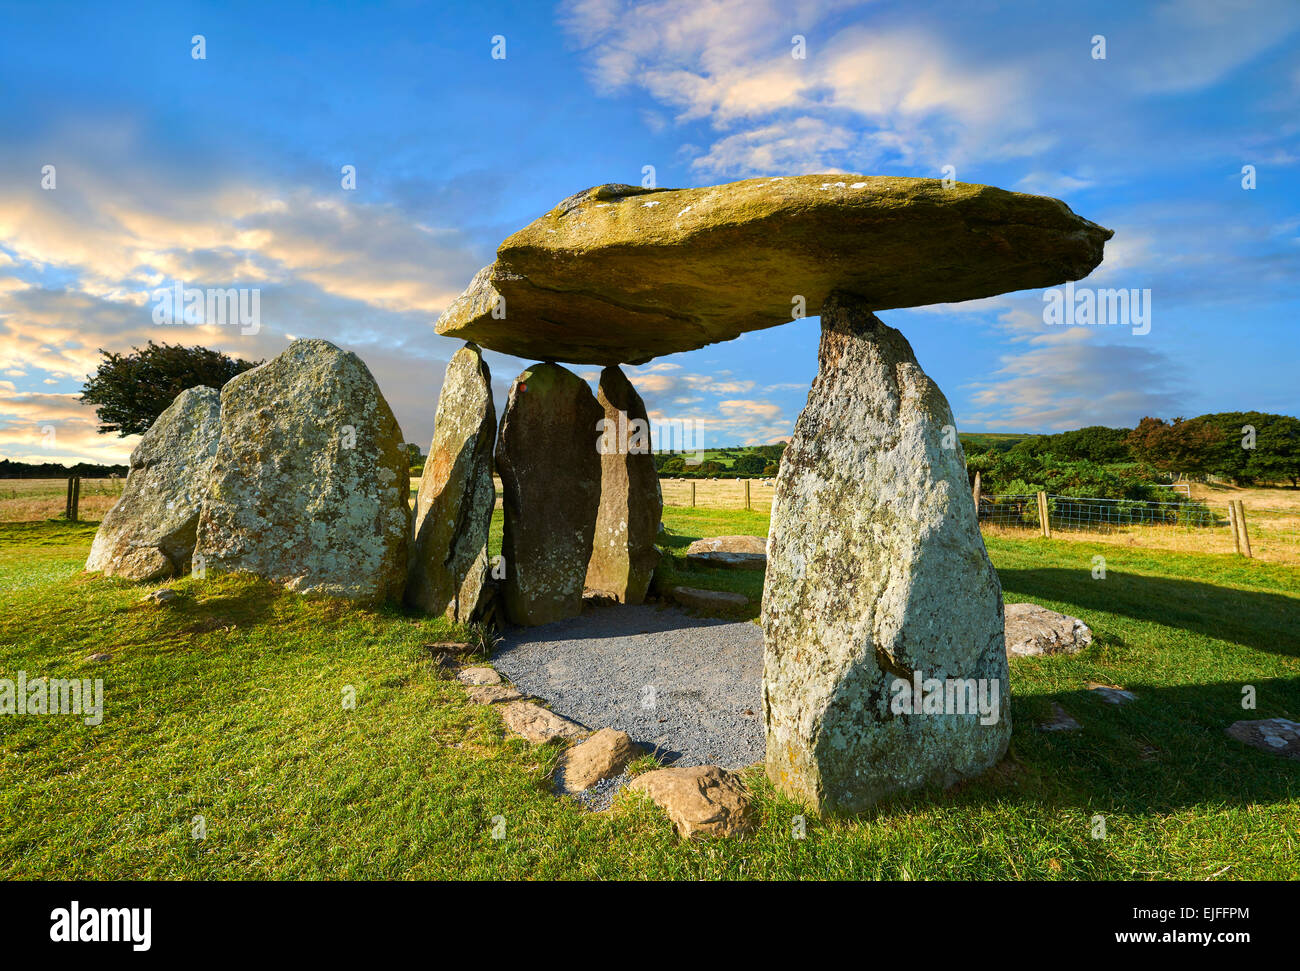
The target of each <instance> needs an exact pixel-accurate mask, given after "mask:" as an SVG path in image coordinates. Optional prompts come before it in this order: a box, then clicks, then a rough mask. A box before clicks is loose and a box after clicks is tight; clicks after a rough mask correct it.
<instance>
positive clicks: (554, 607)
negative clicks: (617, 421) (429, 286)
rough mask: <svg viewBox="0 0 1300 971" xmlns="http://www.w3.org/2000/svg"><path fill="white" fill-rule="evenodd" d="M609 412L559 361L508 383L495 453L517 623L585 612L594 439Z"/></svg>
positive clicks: (509, 607) (511, 612)
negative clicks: (600, 422) (508, 391)
mask: <svg viewBox="0 0 1300 971" xmlns="http://www.w3.org/2000/svg"><path fill="white" fill-rule="evenodd" d="M604 414H605V413H604V410H603V409H602V408H601V407H600V405H599V404H597V403H596V399H595V397H594V396H593V395H592V393H591V389H590V388H588V387H587V383H586V382H585V381H583V380H582V379H581V378H579V377H578V376H577V375H576V374H574V373H573V372H571V371H568V370H566V369H564V368H562V367H560V366H559V365H558V364H536V365H534V366H533V367H531V368H529V369H528V370H526V371H524V372H523V373H522V374H521V375H519V377H518V378H516V379H515V383H514V385H513V386H512V387H511V388H510V400H509V402H508V403H507V405H506V410H505V414H504V415H502V417H501V432H500V435H499V436H498V438H497V454H496V458H497V473H498V474H499V475H500V476H501V486H502V492H503V493H504V503H503V504H504V506H505V534H504V537H503V541H502V555H503V556H504V558H505V571H506V579H505V608H506V616H507V618H508V619H509V620H510V621H511V622H512V623H515V624H524V625H533V624H545V623H549V622H550V621H553V620H563V619H564V618H566V617H576V616H577V615H578V614H579V613H580V612H581V611H582V590H583V581H584V579H585V578H586V575H587V564H588V562H590V560H591V546H592V538H593V536H594V535H595V532H596V512H597V509H598V507H599V505H600V455H599V454H598V453H597V451H596V438H597V432H598V429H597V424H598V422H599V421H600V420H601V418H603V417H604Z"/></svg>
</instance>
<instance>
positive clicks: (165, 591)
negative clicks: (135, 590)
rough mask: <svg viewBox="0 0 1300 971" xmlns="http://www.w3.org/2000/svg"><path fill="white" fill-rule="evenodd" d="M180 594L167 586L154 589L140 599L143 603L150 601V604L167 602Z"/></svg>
mask: <svg viewBox="0 0 1300 971" xmlns="http://www.w3.org/2000/svg"><path fill="white" fill-rule="evenodd" d="M178 596H179V594H177V592H176V591H175V590H171V589H169V588H167V587H163V588H162V589H161V590H153V591H151V592H149V593H146V594H145V595H144V596H143V597H141V598H140V600H141V602H143V603H149V604H165V603H171V602H172V601H173V600H175V599H176V598H177V597H178Z"/></svg>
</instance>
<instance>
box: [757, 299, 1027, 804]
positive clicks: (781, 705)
mask: <svg viewBox="0 0 1300 971" xmlns="http://www.w3.org/2000/svg"><path fill="white" fill-rule="evenodd" d="M818 359H819V371H818V375H817V378H816V380H815V381H814V382H813V387H812V391H811V392H810V393H809V395H808V405H807V407H806V408H805V409H804V411H803V414H801V415H800V416H799V420H798V421H797V422H796V424H795V430H794V437H793V440H792V441H791V443H790V447H789V448H788V449H787V450H786V453H785V457H784V458H783V460H782V462H781V471H780V473H779V475H778V478H777V486H776V499H775V503H774V507H773V513H772V529H771V536H770V540H769V542H770V545H769V549H768V567H767V578H766V585H765V588H764V595H763V618H762V619H763V632H764V635H765V637H766V653H765V656H764V665H763V707H764V717H765V720H766V723H767V772H768V776H769V777H770V778H771V779H772V781H773V782H774V783H775V784H776V786H777V787H778V788H779V789H781V790H782V791H783V792H785V793H787V794H788V795H791V796H793V797H795V798H798V799H801V800H803V801H805V802H807V803H809V804H811V805H812V806H813V807H814V808H816V809H817V810H819V811H832V812H857V811H860V810H863V809H865V808H867V807H868V806H870V805H871V804H872V803H874V802H875V801H876V800H878V799H880V798H881V797H882V796H885V795H887V794H889V793H891V792H895V791H898V790H903V789H911V788H915V787H918V786H922V785H926V784H929V783H937V784H948V783H951V782H953V781H956V780H958V779H960V778H963V777H967V776H971V775H975V774H977V773H979V772H981V771H982V770H984V769H987V768H988V767H989V766H991V765H993V764H994V763H995V762H996V761H997V760H998V759H999V758H1001V756H1002V754H1003V753H1004V752H1005V751H1006V747H1007V742H1008V740H1009V739H1010V735H1011V721H1010V697H1009V691H1008V681H1007V659H1006V651H1005V646H1004V643H1003V629H1002V591H1001V585H1000V584H999V582H998V577H997V574H996V573H995V572H994V570H993V566H992V564H990V562H989V559H988V555H987V554H986V553H985V551H984V542H983V540H982V539H981V537H980V532H979V528H978V526H977V524H976V520H975V509H974V505H973V503H972V500H971V494H970V489H969V487H968V485H967V480H966V469H965V459H964V457H963V455H962V449H961V444H960V442H959V441H958V440H957V438H956V433H955V431H954V430H953V419H952V413H951V411H950V410H949V408H948V402H947V401H946V400H945V399H944V396H943V394H942V393H941V392H940V391H939V389H938V387H937V386H936V385H935V384H934V382H933V381H931V380H930V379H929V378H928V377H927V376H926V375H925V373H924V372H923V371H922V370H921V368H920V367H919V366H918V365H917V363H916V358H915V357H914V356H913V354H912V349H911V347H910V346H908V343H907V341H906V340H905V339H904V338H903V335H902V334H900V333H899V332H898V331H896V330H894V329H893V328H891V327H887V326H885V325H884V324H883V323H881V322H880V321H879V320H878V319H876V317H875V316H874V315H873V314H871V313H870V312H869V311H868V310H866V309H865V308H864V307H863V306H862V305H861V303H860V302H859V301H857V300H856V299H855V298H852V297H849V296H847V295H845V294H844V293H842V292H837V293H835V294H832V295H831V296H830V297H829V298H828V300H827V302H826V304H825V305H824V306H823V308H822V336H821V347H820V349H819V352H818ZM914 679H920V686H921V688H922V691H921V692H920V697H918V698H917V699H916V700H917V702H918V703H917V706H916V708H917V711H918V713H917V714H908V713H904V712H905V711H907V710H910V707H911V705H910V702H911V701H912V697H911V695H912V692H911V690H910V687H911V686H912V685H913V684H915V683H917V682H916V681H914ZM930 679H938V680H937V681H930ZM947 679H975V681H974V683H960V682H956V681H949V680H947ZM927 682H928V683H927ZM981 688H982V689H983V691H984V694H983V696H982V698H981ZM935 689H939V690H940V691H943V689H950V690H951V693H952V694H953V696H954V697H953V701H954V702H955V701H957V700H960V701H961V702H962V703H963V705H964V706H965V710H966V711H967V712H968V713H967V714H953V713H948V714H945V713H942V712H941V711H940V712H935V711H934V708H933V707H932V705H933V701H934V697H935V696H934V690H935ZM958 689H960V690H958ZM994 691H996V692H997V693H996V695H994V694H993V692H994ZM947 693H948V692H947V691H944V692H943V694H940V696H939V697H940V698H942V697H943V696H944V694H947ZM902 700H906V701H907V702H908V705H906V706H902V705H900V704H899V702H900V701H902ZM981 700H983V701H984V702H985V703H986V705H987V708H988V709H989V711H990V713H989V714H988V715H987V717H982V716H981V714H980V713H979V710H978V707H977V706H978V704H979V702H980V701H981ZM922 702H928V703H927V704H922ZM952 707H953V708H955V707H956V706H955V705H953V706H952ZM972 711H974V713H973V714H972V713H969V712H972ZM926 712H933V713H926ZM985 721H987V722H990V723H989V724H985V723H983V722H985Z"/></svg>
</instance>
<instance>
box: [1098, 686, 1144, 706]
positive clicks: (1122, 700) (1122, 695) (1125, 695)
mask: <svg viewBox="0 0 1300 971" xmlns="http://www.w3.org/2000/svg"><path fill="white" fill-rule="evenodd" d="M1087 687H1088V690H1089V691H1095V692H1096V693H1097V694H1098V696H1099V697H1100V698H1101V700H1102V701H1105V702H1109V703H1110V704H1112V705H1127V704H1128V703H1129V702H1130V701H1137V695H1135V694H1134V693H1133V692H1131V691H1126V690H1124V689H1123V688H1117V687H1115V686H1114V685H1113V684H1101V683H1099V682H1097V681H1089V682H1088V684H1087Z"/></svg>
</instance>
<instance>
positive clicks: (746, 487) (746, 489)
mask: <svg viewBox="0 0 1300 971" xmlns="http://www.w3.org/2000/svg"><path fill="white" fill-rule="evenodd" d="M745 508H746V509H753V508H754V507H753V506H751V505H750V504H749V480H748V479H746V480H745Z"/></svg>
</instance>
